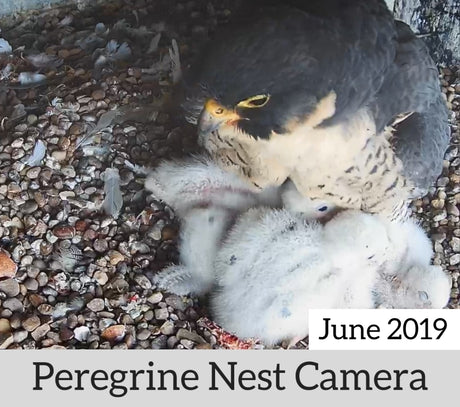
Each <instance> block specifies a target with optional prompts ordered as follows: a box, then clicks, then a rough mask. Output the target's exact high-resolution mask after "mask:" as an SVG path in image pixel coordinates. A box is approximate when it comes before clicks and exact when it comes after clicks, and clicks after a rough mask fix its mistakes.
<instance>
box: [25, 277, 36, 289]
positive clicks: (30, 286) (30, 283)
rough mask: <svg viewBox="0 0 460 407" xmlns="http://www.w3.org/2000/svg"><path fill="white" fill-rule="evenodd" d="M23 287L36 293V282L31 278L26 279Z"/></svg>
mask: <svg viewBox="0 0 460 407" xmlns="http://www.w3.org/2000/svg"><path fill="white" fill-rule="evenodd" d="M24 286H25V287H26V288H27V290H28V291H37V290H38V287H39V285H38V281H37V280H35V279H33V278H28V279H27V280H26V281H24Z"/></svg>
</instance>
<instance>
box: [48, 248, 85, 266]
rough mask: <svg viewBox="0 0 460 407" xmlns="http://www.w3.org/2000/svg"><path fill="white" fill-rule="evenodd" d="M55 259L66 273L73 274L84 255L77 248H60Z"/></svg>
mask: <svg viewBox="0 0 460 407" xmlns="http://www.w3.org/2000/svg"><path fill="white" fill-rule="evenodd" d="M53 257H54V259H55V260H56V261H57V262H58V263H59V264H60V265H61V267H62V269H63V270H64V271H67V272H71V271H73V270H74V268H75V266H76V265H77V264H78V262H80V261H81V259H82V258H83V254H82V251H81V250H80V249H79V248H78V247H77V246H74V245H71V246H70V247H59V248H58V249H57V250H56V252H55V254H54V256H53Z"/></svg>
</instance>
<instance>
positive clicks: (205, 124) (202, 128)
mask: <svg viewBox="0 0 460 407" xmlns="http://www.w3.org/2000/svg"><path fill="white" fill-rule="evenodd" d="M238 120H240V116H238V114H237V113H236V112H235V111H233V110H231V109H227V108H225V107H223V106H222V105H220V104H219V103H218V102H216V101H215V100H214V99H208V100H207V101H206V103H205V105H204V108H203V110H202V111H201V115H200V119H199V121H198V132H199V134H200V135H206V134H209V133H211V132H213V131H214V130H216V129H218V128H219V127H220V126H221V125H223V124H224V125H225V124H226V125H234V124H235V123H236V122H237V121H238Z"/></svg>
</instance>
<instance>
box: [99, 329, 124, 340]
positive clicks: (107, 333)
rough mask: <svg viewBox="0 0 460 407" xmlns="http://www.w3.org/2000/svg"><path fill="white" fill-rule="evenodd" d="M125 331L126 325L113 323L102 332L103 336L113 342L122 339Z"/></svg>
mask: <svg viewBox="0 0 460 407" xmlns="http://www.w3.org/2000/svg"><path fill="white" fill-rule="evenodd" d="M125 333H126V327H125V326H124V325H112V326H109V327H108V328H107V329H105V330H104V331H103V332H102V334H101V338H102V339H105V340H106V341H109V342H111V343H113V342H117V341H120V340H122V339H123V338H124V336H125Z"/></svg>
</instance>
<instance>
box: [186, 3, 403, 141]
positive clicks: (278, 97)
mask: <svg viewBox="0 0 460 407" xmlns="http://www.w3.org/2000/svg"><path fill="white" fill-rule="evenodd" d="M288 3H293V1H292V0H291V1H290V2H289V1H288ZM294 3H296V4H295V5H294V6H293V5H292V4H289V5H286V4H279V2H278V5H276V6H273V5H272V6H265V7H261V8H255V9H254V10H253V11H249V10H246V13H245V15H244V16H239V17H238V18H234V22H233V24H229V25H227V26H226V27H224V28H223V29H221V30H220V32H218V33H217V34H216V35H215V36H214V38H213V39H212V40H211V41H209V43H208V44H207V45H206V46H205V48H204V50H203V53H202V54H201V55H200V56H199V58H198V59H197V61H196V64H195V65H194V66H193V69H192V71H191V75H190V78H189V81H188V82H189V83H190V84H192V85H193V87H192V88H191V89H189V91H190V92H189V103H188V104H186V110H188V112H189V114H190V116H192V117H193V118H192V120H191V121H194V122H198V124H199V133H200V138H203V137H206V135H207V134H209V133H210V132H212V131H214V130H222V128H223V127H226V130H235V131H236V130H238V131H240V132H244V133H246V134H247V135H249V136H251V137H254V138H256V139H269V138H270V136H271V134H273V133H277V134H284V133H291V132H292V131H293V129H295V127H296V126H297V125H299V124H304V123H305V122H306V121H307V122H308V123H309V124H311V126H312V127H315V126H319V125H321V126H323V127H324V126H327V125H329V124H334V123H338V122H339V121H340V120H343V119H344V118H347V117H349V116H350V115H352V114H353V113H354V112H355V111H356V110H357V109H359V108H360V107H361V106H362V104H363V102H364V101H365V100H366V98H369V97H370V96H371V95H372V93H373V92H374V91H375V90H374V89H372V86H378V81H379V80H378V79H375V78H379V75H380V76H381V73H382V72H383V71H384V70H385V69H386V68H387V65H388V63H389V60H391V58H392V55H393V54H392V53H393V52H394V50H393V48H394V47H393V43H392V41H393V40H394V38H393V35H392V32H391V30H392V29H394V27H393V19H392V17H391V15H389V12H388V10H387V9H386V6H385V3H384V2H381V1H380V0H373V1H367V0H366V1H364V0H363V1H358V2H356V1H352V2H350V1H343V0H327V1H324V0H310V1H308V2H299V1H297V2H294ZM299 4H301V5H299ZM307 6H308V7H307ZM306 8H308V11H307V10H306ZM363 14H365V15H366V21H365V22H364V24H361V23H360V22H359V21H358V23H355V20H356V18H359V16H360V15H363ZM380 20H383V22H384V24H387V25H388V27H386V26H385V25H383V27H382V24H381V23H380ZM388 21H389V22H388ZM375 25H379V30H380V31H377V30H376V29H375V28H374V27H373V26H375ZM385 28H387V29H388V35H387V32H386V31H385ZM376 44H377V45H376ZM376 48H378V49H376ZM380 48H381V49H380ZM375 54H377V55H378V57H377V58H376V57H375ZM387 54H388V55H387ZM372 58H374V59H372ZM369 60H372V61H373V65H372V69H369V70H367V71H366V70H364V69H362V65H363V61H369ZM370 83H371V84H372V85H370ZM325 98H328V99H327V101H328V102H327V103H325V102H324V99H325Z"/></svg>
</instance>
